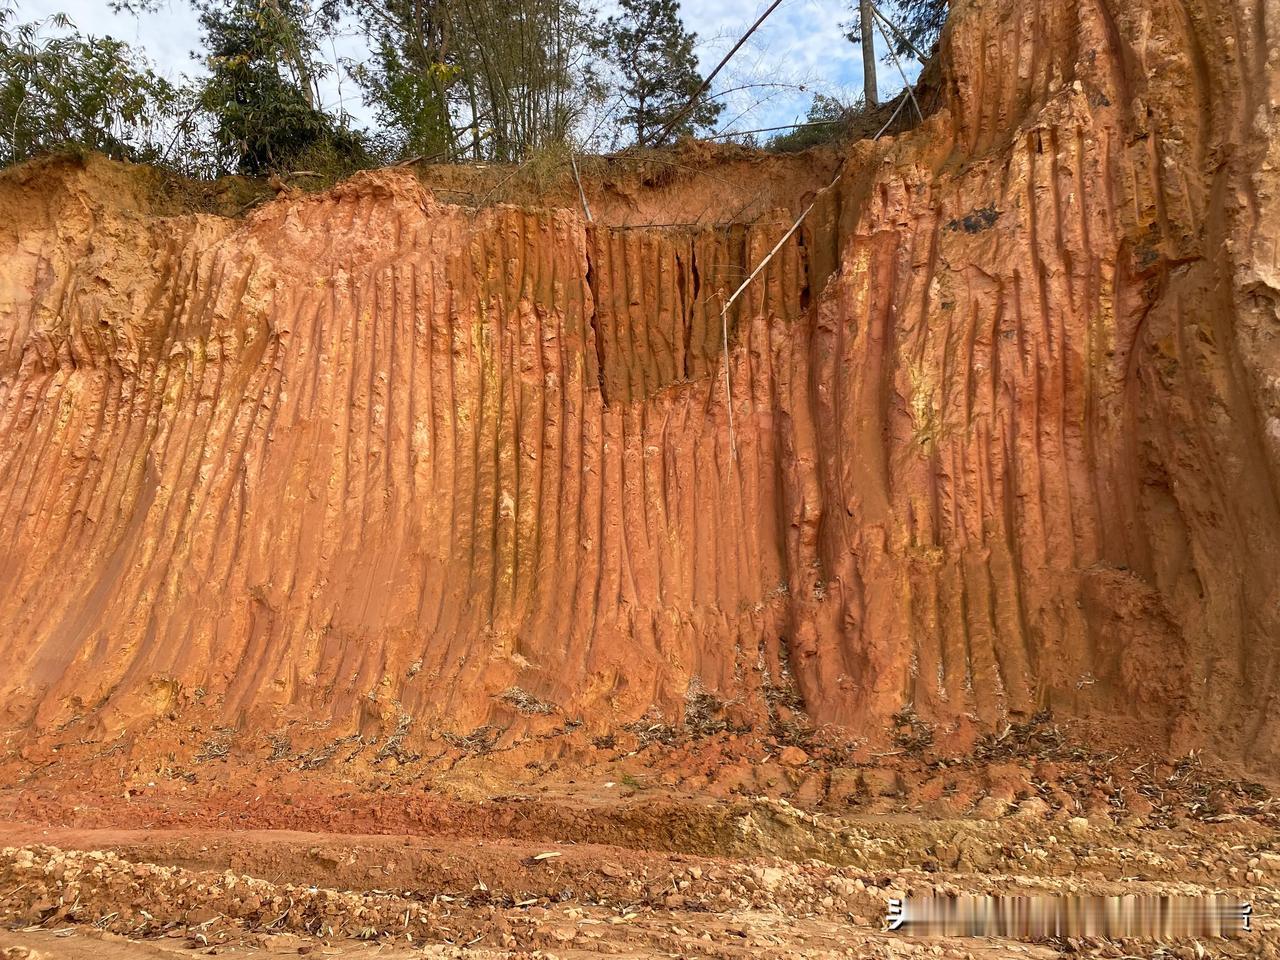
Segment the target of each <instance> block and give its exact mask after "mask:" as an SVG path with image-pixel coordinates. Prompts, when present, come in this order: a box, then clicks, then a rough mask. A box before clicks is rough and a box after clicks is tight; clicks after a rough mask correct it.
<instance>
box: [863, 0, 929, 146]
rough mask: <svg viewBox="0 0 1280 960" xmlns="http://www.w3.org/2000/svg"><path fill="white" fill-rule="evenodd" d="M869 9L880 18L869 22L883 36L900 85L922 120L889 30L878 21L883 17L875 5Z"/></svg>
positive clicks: (921, 111) (917, 103)
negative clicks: (905, 89) (899, 78)
mask: <svg viewBox="0 0 1280 960" xmlns="http://www.w3.org/2000/svg"><path fill="white" fill-rule="evenodd" d="M871 9H872V11H874V12H875V15H876V17H879V18H880V19H879V20H877V19H875V17H873V18H872V20H871V22H872V23H873V24H874V25H875V26H877V27H879V28H880V36H882V37H884V45H885V46H886V47H888V49H889V56H891V57H893V65H894V66H895V67H897V68H898V75H899V76H901V77H902V85H903V86H904V87H906V88H907V94H908V95H909V96H910V97H911V103H912V105H914V106H915V108H916V115H917V116H918V117H919V118H920V120H921V122H923V121H924V111H923V110H921V109H920V102H919V101H918V100H916V92H915V90H913V89H912V87H911V81H910V80H908V79H907V71H906V70H904V69H903V68H902V61H901V60H899V59H898V54H897V52H896V51H895V50H894V49H893V38H892V37H891V36H889V31H887V30H886V29H885V28H884V24H883V23H881V22H880V20H884V17H883V16H881V15H880V11H878V10H876V9H875V7H872V8H871ZM885 23H888V21H887V20H886V21H885ZM891 26H892V24H891Z"/></svg>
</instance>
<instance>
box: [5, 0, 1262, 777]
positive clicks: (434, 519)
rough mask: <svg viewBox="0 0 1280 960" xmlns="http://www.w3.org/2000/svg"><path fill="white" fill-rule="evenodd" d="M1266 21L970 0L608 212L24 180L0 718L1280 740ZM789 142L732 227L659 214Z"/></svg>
mask: <svg viewBox="0 0 1280 960" xmlns="http://www.w3.org/2000/svg"><path fill="white" fill-rule="evenodd" d="M1278 37H1280V3H1278V2H1276V0H1134V2H1120V0H1093V2H1085V3H1080V4H1075V3H1062V2H1059V0H963V2H959V3H957V4H956V7H955V11H954V14H953V18H952V23H951V25H950V27H949V28H948V31H947V34H946V37H945V40H944V44H943V50H942V74H943V78H944V81H943V84H944V86H943V94H944V95H943V98H942V105H941V107H940V109H939V110H938V111H937V112H936V113H934V114H933V115H932V116H931V117H930V118H929V119H928V120H927V121H926V122H925V123H923V124H922V125H920V126H919V127H918V128H917V129H915V130H914V131H912V132H910V133H908V134H904V135H902V136H900V137H897V138H890V139H885V140H882V141H879V142H876V143H871V142H863V143H858V144H855V145H853V146H852V147H850V148H849V149H848V151H847V154H846V155H845V156H843V157H842V158H840V164H839V170H840V172H841V174H842V176H841V179H840V182H839V184H838V186H837V187H836V188H835V189H833V190H831V191H828V192H825V193H819V192H818V191H819V188H820V187H821V186H822V185H823V184H825V183H827V182H829V181H830V179H831V178H832V176H833V175H834V173H835V169H834V168H833V166H832V164H831V163H830V162H829V158H828V159H826V160H824V159H822V158H806V157H801V158H799V159H797V160H795V161H781V160H771V159H767V158H763V157H761V158H756V159H750V158H748V159H741V158H739V159H736V160H731V161H724V162H723V163H724V164H727V165H728V166H726V167H725V168H724V169H721V168H720V167H718V166H716V162H714V161H708V165H707V167H706V170H707V171H708V172H710V173H712V174H714V175H715V177H716V180H715V181H713V182H712V184H711V185H710V186H708V184H707V182H706V181H707V179H708V178H704V177H700V176H696V175H689V174H687V173H681V174H680V175H679V178H678V180H677V182H675V183H673V184H668V185H666V186H661V187H653V188H641V189H639V192H638V194H637V195H635V196H631V197H626V196H620V195H618V194H617V193H616V192H614V193H610V192H609V191H608V190H607V189H605V187H603V186H601V185H599V184H593V185H591V186H590V188H589V189H590V192H591V195H592V197H593V199H594V200H595V207H596V211H597V213H598V214H599V215H600V216H599V217H598V219H597V222H596V223H595V224H590V225H589V224H587V223H586V221H585V219H584V218H583V216H582V215H581V213H580V212H579V211H578V210H577V209H576V208H575V207H573V206H566V208H565V209H559V210H541V211H534V210H523V209H518V208H515V207H509V206H500V207H492V208H488V209H481V210H470V209H466V208H464V207H459V206H450V205H447V204H444V203H442V202H440V201H439V200H438V199H437V198H436V196H435V195H433V193H432V189H431V184H430V178H427V182H426V183H423V182H420V181H419V180H418V179H417V178H416V177H415V176H413V175H412V174H410V173H408V172H405V171H381V172H377V173H373V174H367V175H363V176H360V177H357V178H354V179H353V180H351V181H350V182H348V183H346V184H344V185H342V186H340V187H338V188H337V189H335V190H333V191H331V192H329V193H327V194H324V195H320V196H314V197H307V198H296V199H289V198H284V199H280V200H277V201H276V202H274V203H271V204H269V205H267V206H266V207H264V208H262V209H260V210H259V211H257V212H255V213H253V214H251V215H250V216H249V217H248V218H247V219H245V220H234V219H225V218H220V217H215V216H211V215H190V214H188V215H165V208H164V207H163V205H162V204H161V203H160V202H159V201H158V200H157V199H156V198H155V196H154V195H153V192H152V191H151V190H150V189H149V188H147V187H146V183H147V182H148V180H147V178H146V177H144V176H142V175H141V173H140V172H138V171H133V170H128V169H125V168H120V167H117V166H113V165H109V164H107V163H106V162H104V161H100V160H91V161H90V162H88V163H87V164H85V165H75V164H68V163H61V164H49V163H46V164H37V165H31V166H28V167H25V168H18V169H15V170H13V171H11V172H9V173H7V174H6V175H4V177H3V179H0V504H2V505H3V506H2V507H0V543H2V544H4V548H3V550H0V636H2V637H3V642H2V643H0V697H2V698H3V699H2V700H0V702H3V703H4V705H5V706H4V708H3V709H4V714H3V715H4V717H5V719H6V723H7V724H8V725H9V726H10V727H12V728H14V729H18V728H25V727H26V726H27V725H28V724H31V723H34V724H35V725H36V726H37V728H44V729H47V728H49V727H52V726H56V725H57V724H59V723H62V722H65V721H66V720H68V719H69V718H71V717H73V716H78V715H91V716H92V717H94V718H95V721H96V722H98V723H100V729H101V731H103V732H106V733H110V732H114V731H115V730H117V729H119V728H121V727H122V726H126V725H129V724H132V723H139V722H142V721H145V720H148V719H150V718H152V717H155V716H160V715H163V714H167V713H171V712H180V711H182V710H183V709H186V708H188V707H191V706H192V705H194V704H196V703H199V704H202V705H203V706H204V707H205V708H208V707H210V705H212V707H213V708H214V709H215V710H216V711H217V713H218V714H219V715H220V716H222V717H224V718H225V719H226V720H227V721H228V722H235V723H243V724H252V725H256V726H258V727H259V728H261V729H271V728H272V727H273V726H274V725H277V724H279V723H281V722H283V721H284V720H285V719H287V718H291V717H292V718H296V717H309V718H332V719H334V720H335V721H337V722H338V723H339V725H355V724H358V723H369V722H376V723H383V724H390V725H396V724H400V725H401V726H402V727H403V726H406V725H407V726H408V727H412V728H421V729H445V730H450V731H456V732H460V733H466V732H468V731H471V730H474V729H475V728H477V727H479V726H481V725H486V724H492V725H495V726H497V727H504V728H505V727H516V728H522V725H525V724H529V723H533V722H536V713H535V714H534V716H533V718H532V719H530V718H529V717H527V716H526V714H527V713H529V711H528V710H527V709H526V710H525V712H523V713H522V712H521V709H520V703H521V702H525V703H528V702H536V703H537V704H538V708H539V709H542V708H546V709H554V710H555V711H557V713H558V715H559V716H562V717H568V718H573V719H581V720H583V722H584V723H585V724H586V725H587V726H588V728H589V729H600V730H604V729H607V728H609V727H611V726H614V725H618V724H622V723H626V722H629V721H633V720H636V719H637V718H639V717H641V716H642V715H645V714H646V713H648V712H651V711H656V712H658V713H661V714H662V715H664V716H666V717H668V718H670V719H672V720H678V719H679V718H680V716H681V715H682V711H683V710H684V709H685V706H686V703H688V702H690V701H691V699H696V698H698V697H701V696H702V695H703V694H710V695H711V696H713V697H715V698H718V702H721V703H727V704H728V706H727V707H726V709H727V710H729V711H731V712H733V713H734V714H735V715H736V716H738V717H740V718H742V719H746V720H750V719H761V718H764V717H766V716H767V715H769V714H770V712H771V711H776V710H778V709H780V707H779V706H778V705H779V704H780V703H782V704H790V705H792V706H796V705H802V706H803V710H804V712H805V713H807V715H808V716H809V718H810V719H811V720H812V721H813V722H815V723H832V724H838V725H842V726H844V727H846V728H849V729H852V730H854V731H858V732H865V731H873V730H878V729H880V728H881V727H882V726H883V724H884V721H885V720H886V719H887V717H888V716H890V715H891V714H893V713H894V712H895V711H897V710H899V709H900V708H901V707H902V706H903V705H904V704H907V703H912V704H914V706H915V709H916V710H917V711H918V712H919V713H920V714H921V715H922V716H925V717H929V718H933V719H937V720H939V721H941V722H944V723H949V724H953V723H971V722H976V723H978V724H980V725H991V724H995V723H997V722H999V721H1000V720H1002V719H1003V718H1006V717H1017V716H1020V715H1027V714H1029V713H1030V712H1033V711H1035V710H1036V709H1038V708H1039V707H1042V706H1051V707H1052V708H1054V709H1055V710H1058V711H1061V712H1064V713H1067V714H1074V715H1114V716H1120V717H1126V718H1129V720H1130V721H1134V722H1136V723H1137V724H1138V725H1141V726H1144V727H1146V728H1147V729H1149V730H1150V731H1152V732H1154V733H1155V734H1156V735H1157V736H1158V737H1160V738H1162V739H1163V738H1171V740H1170V742H1171V743H1172V745H1173V746H1174V747H1176V748H1178V749H1185V748H1186V747H1187V746H1190V745H1195V744H1208V745H1211V746H1213V747H1215V748H1217V749H1219V750H1221V751H1222V752H1224V753H1227V754H1231V755H1247V756H1248V758H1249V759H1250V761H1251V762H1254V763H1256V764H1259V765H1266V766H1270V767H1271V768H1272V769H1274V764H1275V762H1276V760H1277V758H1278V754H1277V751H1278V750H1280V728H1278V727H1277V720H1278V719H1280V704H1277V702H1276V696H1277V693H1280V690H1278V688H1277V668H1278V667H1280V660H1278V659H1277V654H1278V653H1280V264H1278V258H1280V253H1278V250H1280V247H1278V243H1277V242H1278V238H1280V194H1278V190H1277V188H1278V187H1280V174H1278V173H1277V163H1280V132H1278V131H1277V127H1276V123H1277V100H1278V99H1280V59H1278V58H1280V53H1278V52H1277V50H1278V43H1280V41H1278V39H1277V38H1278ZM729 167H732V169H730V168H729ZM756 175H758V176H759V177H760V180H759V181H756V182H753V180H752V178H753V176H756ZM770 178H771V179H770ZM766 180H767V181H768V182H769V184H770V189H776V192H777V193H778V196H777V197H772V198H771V200H770V205H771V206H775V207H776V209H774V210H772V211H771V212H770V213H767V214H763V215H761V216H760V217H759V218H758V222H755V223H754V224H752V225H750V226H744V225H741V224H739V225H732V226H714V225H712V226H699V227H656V226H653V227H644V226H641V225H640V224H642V223H643V222H644V220H645V219H654V218H655V217H658V214H663V215H665V219H667V220H670V221H687V220H692V219H693V218H694V216H695V215H696V214H697V213H698V212H699V209H701V207H702V206H703V205H704V204H706V203H712V204H714V205H715V209H714V210H713V212H712V213H710V214H708V215H707V216H706V217H705V221H704V222H706V221H710V222H716V221H719V222H721V223H724V222H729V221H730V220H732V219H733V218H734V215H735V213H736V211H738V210H740V209H741V207H742V206H743V205H744V204H745V203H747V202H749V201H750V200H751V198H752V195H753V193H754V191H755V190H756V189H759V188H760V185H761V184H763V183H765V182H766ZM726 181H727V182H726ZM788 184H789V189H790V195H786V185H788ZM780 185H781V186H780ZM815 195H816V196H817V198H818V202H817V206H816V207H815V209H814V211H813V213H812V214H811V215H810V216H809V218H808V219H807V220H806V222H805V225H804V227H803V228H802V229H801V230H800V231H799V232H798V233H797V235H796V236H795V237H794V238H793V239H792V240H791V241H789V242H788V243H787V244H786V245H785V246H784V248H783V250H782V252H781V253H780V254H779V255H778V256H777V257H776V258H775V259H774V260H773V261H772V262H771V263H770V264H769V266H768V267H767V269H766V270H765V271H764V272H763V273H762V275H761V276H760V277H759V278H758V280H757V281H756V282H755V283H754V284H753V285H752V286H751V287H750V288H749V289H748V290H747V292H746V294H745V295H744V296H743V297H742V298H741V299H740V300H739V301H738V302H737V304H736V305H735V306H734V308H733V309H732V311H731V314H730V359H729V372H730V381H731V387H732V391H731V392H732V402H733V430H734V439H735V441H736V447H737V453H738V456H737V459H736V460H734V459H733V458H732V457H731V453H730V436H729V430H728V422H729V418H728V415H727V413H728V411H727V407H726V402H725V391H724V383H723V380H722V378H723V366H722V362H723V361H722V356H721V349H722V345H721V328H720V305H721V304H722V303H723V301H724V298H725V297H726V296H727V295H728V294H729V293H731V292H732V291H733V290H734V289H735V288H736V287H737V286H738V284H739V283H740V282H741V279H742V278H743V277H744V276H745V275H746V274H747V273H748V272H750V270H751V269H752V268H753V267H754V266H755V264H757V263H758V262H759V261H760V259H761V258H762V257H763V256H764V255H765V254H766V253H767V252H768V251H769V250H770V249H771V248H772V247H773V245H774V244H775V243H776V242H777V240H778V238H779V237H781V236H782V234H783V233H784V232H785V230H786V229H787V226H788V225H789V223H790V222H791V221H792V220H793V219H794V216H795V215H796V213H798V211H799V210H801V209H803V208H804V206H806V205H807V204H808V202H809V201H810V200H812V199H813V198H814V197H815ZM637 211H643V212H644V215H643V216H641V215H640V214H639V213H637ZM660 219H661V218H660ZM513 690H514V691H515V693H514V694H513ZM517 694H518V695H517Z"/></svg>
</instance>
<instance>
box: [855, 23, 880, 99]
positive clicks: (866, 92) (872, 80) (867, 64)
mask: <svg viewBox="0 0 1280 960" xmlns="http://www.w3.org/2000/svg"><path fill="white" fill-rule="evenodd" d="M860 26H861V27H862V91H863V96H864V97H865V98H866V101H867V106H868V107H876V106H879V105H880V94H879V92H878V91H877V90H876V33H875V31H876V23H875V14H873V13H872V12H871V0H862V18H861V24H860Z"/></svg>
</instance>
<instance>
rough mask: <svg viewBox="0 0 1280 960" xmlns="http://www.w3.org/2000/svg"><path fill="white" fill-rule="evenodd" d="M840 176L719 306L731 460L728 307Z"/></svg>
mask: <svg viewBox="0 0 1280 960" xmlns="http://www.w3.org/2000/svg"><path fill="white" fill-rule="evenodd" d="M841 176H842V174H839V173H837V174H836V178H835V179H834V180H832V181H831V182H830V183H829V184H827V185H826V186H825V187H823V188H822V189H821V190H819V191H818V193H817V195H816V196H814V198H813V200H812V201H811V202H810V203H809V205H808V206H807V207H805V208H804V213H802V214H800V217H799V218H798V219H797V220H796V222H795V223H793V224H792V225H791V229H790V230H788V231H787V232H786V233H784V234H783V235H782V239H781V240H779V241H778V242H777V243H775V244H774V245H773V249H772V250H770V251H769V253H768V255H767V256H766V257H765V258H764V259H763V260H761V261H760V262H759V263H758V264H757V265H756V268H755V269H754V270H752V271H751V275H750V276H749V277H747V279H745V280H743V281H742V285H741V286H740V287H738V289H737V290H735V291H733V295H732V296H731V297H729V299H728V300H726V301H725V303H724V306H723V307H721V308H720V330H721V334H722V336H723V338H724V401H725V406H726V408H727V409H728V411H729V457H730V459H731V460H737V459H738V445H737V442H736V441H735V440H734V436H733V389H732V387H731V386H730V384H729V308H730V307H732V306H733V304H734V301H735V300H737V299H738V297H740V296H742V291H744V290H746V289H747V287H749V286H751V281H752V280H754V279H755V278H756V277H757V276H759V275H760V271H761V270H763V269H764V268H765V267H767V266H768V265H769V261H770V260H772V259H773V258H774V256H776V255H777V253H778V251H779V250H781V249H782V247H783V245H784V244H785V243H786V242H787V241H788V240H790V239H791V235H792V234H793V233H795V232H796V231H797V230H799V229H800V224H802V223H804V218H805V217H807V216H808V215H809V212H810V211H811V210H813V208H814V207H815V206H817V205H818V197H821V196H822V195H823V194H824V193H826V192H827V191H828V190H830V189H831V188H832V187H834V186H835V185H836V184H837V183H839V182H840V177H841Z"/></svg>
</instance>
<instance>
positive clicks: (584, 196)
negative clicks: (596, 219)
mask: <svg viewBox="0 0 1280 960" xmlns="http://www.w3.org/2000/svg"><path fill="white" fill-rule="evenodd" d="M569 165H570V166H572V167H573V179H574V180H575V181H576V182H577V184H578V199H580V200H581V201H582V212H583V213H585V214H586V215H587V223H591V222H592V218H591V207H590V206H588V205H587V193H586V191H585V190H583V189H582V178H581V177H579V176H578V158H577V157H575V156H574V155H573V154H572V153H571V154H569Z"/></svg>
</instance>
